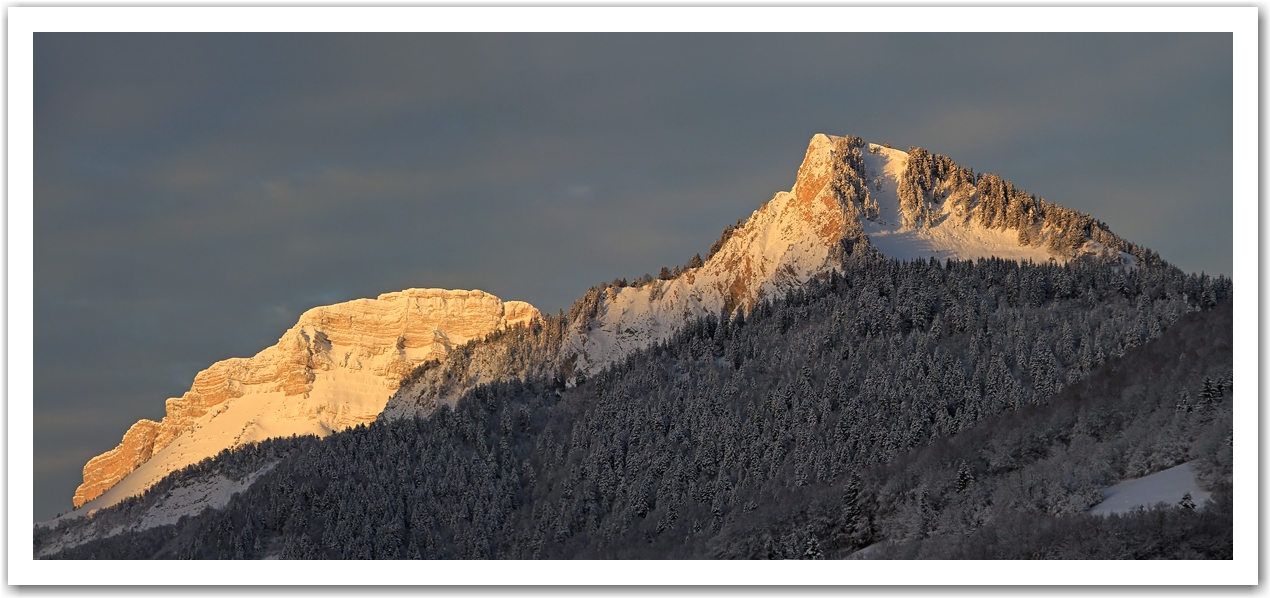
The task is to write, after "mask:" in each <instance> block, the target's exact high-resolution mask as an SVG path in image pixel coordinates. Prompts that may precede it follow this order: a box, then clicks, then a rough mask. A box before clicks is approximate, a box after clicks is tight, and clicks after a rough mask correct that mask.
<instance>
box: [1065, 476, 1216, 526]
mask: <svg viewBox="0 0 1270 598" xmlns="http://www.w3.org/2000/svg"><path fill="white" fill-rule="evenodd" d="M1187 492H1190V493H1191V500H1193V501H1195V506H1196V507H1197V508H1202V507H1203V506H1204V501H1206V500H1208V497H1209V493H1208V492H1204V491H1203V490H1202V489H1200V487H1199V484H1198V483H1196V481H1195V470H1194V468H1192V466H1191V463H1183V464H1181V465H1178V466H1177V467H1170V468H1169V469H1166V470H1164V471H1161V472H1158V473H1153V474H1151V475H1149V476H1146V477H1142V478H1138V479H1136V480H1125V481H1123V482H1120V483H1119V484H1116V485H1115V486H1111V487H1109V488H1106V489H1104V490H1103V491H1102V502H1100V503H1098V504H1097V505H1095V506H1094V508H1092V509H1090V510H1089V512H1090V513H1091V514H1093V515H1110V514H1112V513H1128V512H1129V511H1132V510H1133V509H1134V508H1136V507H1151V506H1154V505H1155V504H1156V503H1161V502H1162V503H1165V504H1169V505H1176V504H1177V503H1178V502H1179V501H1181V500H1182V495H1184V494H1186V493H1187Z"/></svg>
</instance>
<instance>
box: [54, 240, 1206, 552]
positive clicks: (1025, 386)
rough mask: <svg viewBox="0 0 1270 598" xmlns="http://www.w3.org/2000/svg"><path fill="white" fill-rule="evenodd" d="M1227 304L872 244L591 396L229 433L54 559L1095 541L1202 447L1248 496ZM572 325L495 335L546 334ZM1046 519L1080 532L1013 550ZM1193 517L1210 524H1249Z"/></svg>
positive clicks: (503, 385) (1181, 281)
mask: <svg viewBox="0 0 1270 598" xmlns="http://www.w3.org/2000/svg"><path fill="white" fill-rule="evenodd" d="M1229 299H1230V282H1229V280H1227V279H1221V278H1219V279H1211V278H1208V277H1201V276H1187V275H1184V274H1182V273H1181V272H1180V271H1178V270H1176V269H1174V268H1169V267H1158V268H1140V269H1130V270H1127V271H1122V270H1117V269H1113V268H1108V267H1107V266H1106V265H1105V264H1103V263H1100V262H1097V261H1095V260H1075V261H1073V262H1072V263H1070V264H1068V265H1064V266H1058V265H1052V264H1049V265H1033V264H1028V263H1024V264H1018V263H1016V262H1008V261H1002V260H980V261H978V262H975V263H971V262H956V261H950V262H949V263H948V264H946V265H944V264H940V263H939V262H936V261H933V260H932V261H926V262H924V261H918V262H907V263H901V262H897V261H894V260H886V259H881V258H878V257H877V256H876V255H875V254H869V255H864V256H860V255H857V256H856V258H855V259H849V260H847V262H846V265H845V266H844V269H843V271H842V272H840V273H839V272H835V273H833V274H831V275H830V276H828V277H826V278H825V279H824V280H814V281H813V282H812V283H811V284H810V285H808V286H807V287H806V289H804V290H797V291H795V292H793V293H791V294H790V295H788V296H787V297H785V298H783V299H781V300H779V301H767V302H763V303H761V304H759V305H758V306H757V307H756V308H755V309H754V310H753V312H752V313H750V314H749V315H746V316H738V317H737V318H735V319H731V318H723V319H722V320H720V319H717V318H714V317H708V318H704V319H701V320H698V321H696V322H694V323H693V324H691V325H689V326H688V327H686V328H685V329H683V330H682V331H681V332H680V333H679V334H677V335H676V336H675V337H673V338H672V339H671V340H670V341H668V342H665V343H659V344H657V345H655V346H653V347H650V348H649V349H646V350H643V351H639V352H637V353H635V354H633V355H632V356H630V357H629V358H627V359H625V360H623V361H621V362H620V363H617V364H615V365H613V366H611V367H608V368H606V369H605V370H603V371H602V372H600V373H599V374H598V375H596V376H593V377H591V378H590V379H583V380H581V381H580V382H579V383H578V384H577V385H576V386H572V387H567V388H566V386H565V384H564V382H563V380H564V378H563V377H562V376H561V375H559V373H558V372H554V373H552V372H546V371H542V372H540V373H535V375H532V376H529V377H528V378H527V379H525V380H521V379H519V378H516V377H512V378H511V379H510V380H500V381H495V382H493V383H490V384H481V385H479V386H477V387H476V388H474V389H472V390H470V391H468V392H467V393H466V394H465V395H464V396H463V398H462V399H460V400H459V401H457V403H456V404H455V405H454V406H453V407H451V406H450V405H449V403H442V404H440V406H439V408H438V409H437V410H436V411H435V412H434V413H433V415H431V416H430V417H422V418H405V419H399V420H395V421H383V420H381V421H379V422H376V423H374V424H372V425H370V426H364V427H359V428H356V429H353V430H350V431H348V432H344V433H339V434H333V435H331V436H329V437H327V438H326V439H321V440H319V439H316V438H311V437H309V438H295V439H283V440H274V441H269V442H266V443H262V444H261V445H255V446H249V447H244V448H240V449H237V450H235V451H227V452H225V453H222V454H221V455H220V456H218V457H217V458H216V459H214V460H208V461H205V462H204V463H201V464H199V465H196V466H193V467H191V468H189V469H187V470H186V471H184V472H181V473H178V474H176V475H175V476H173V477H172V478H169V479H168V480H165V481H164V482H163V483H161V484H159V485H158V486H156V487H154V488H153V489H151V490H150V491H149V492H147V493H146V494H145V495H143V496H140V497H137V498H134V499H130V500H128V501H125V502H124V503H121V504H120V505H119V506H117V507H115V508H112V509H106V510H103V511H102V512H100V513H96V514H95V515H94V517H92V518H85V519H83V520H79V521H77V522H70V523H67V524H63V527H62V528H59V529H57V530H40V529H37V537H36V549H37V553H38V552H39V551H40V550H41V549H43V548H55V546H54V545H55V544H56V545H57V546H61V545H63V542H64V540H59V538H63V539H64V538H67V537H73V536H75V535H76V534H78V535H79V536H81V537H83V538H84V539H88V538H91V537H96V538H99V539H95V540H91V541H88V542H86V543H83V544H80V545H78V546H74V547H72V548H70V549H69V550H66V551H63V552H61V553H59V554H57V555H56V556H60V557H65V558H152V557H158V558H262V557H267V556H278V557H283V558H700V557H707V558H720V557H723V558H737V557H740V558H773V557H774V558H802V557H807V558H817V557H835V558H837V557H845V556H847V555H849V554H851V553H853V552H855V551H856V550H858V549H860V548H863V547H865V546H867V545H870V544H873V543H876V542H879V541H882V542H883V545H881V547H883V548H885V550H878V548H876V547H875V548H874V549H871V551H873V550H878V552H877V554H880V555H888V556H900V557H913V556H918V557H920V556H931V555H949V554H951V555H955V556H983V555H988V556H989V558H992V557H995V558H1014V557H1028V556H1060V557H1061V556H1071V554H1070V553H1064V552H1046V551H1044V550H1032V548H1033V544H1036V543H1037V542H1039V543H1041V544H1045V545H1050V544H1053V543H1054V541H1055V538H1054V534H1058V536H1060V537H1061V536H1062V535H1063V533H1064V532H1062V531H1061V529H1066V528H1063V527H1062V526H1064V525H1068V522H1070V521H1073V520H1072V519H1070V517H1082V516H1080V515H1073V514H1076V513H1080V512H1082V511H1084V510H1085V509H1087V508H1088V507H1089V506H1091V505H1092V504H1093V503H1094V502H1096V500H1097V498H1096V497H1097V490H1098V489H1099V488H1100V487H1102V486H1104V485H1108V484H1111V483H1114V482H1116V481H1118V480H1120V479H1124V478H1127V477H1134V476H1138V475H1142V474H1144V473H1149V472H1151V471H1155V470H1158V469H1162V468H1164V467H1168V466H1171V465H1174V464H1176V463H1179V462H1182V461H1186V460H1194V459H1198V460H1200V462H1201V463H1202V464H1203V467H1202V469H1203V470H1204V471H1205V472H1206V477H1205V481H1206V482H1207V483H1208V484H1209V485H1210V486H1211V487H1212V488H1213V489H1214V490H1215V491H1216V492H1217V496H1218V497H1223V496H1225V494H1223V492H1222V490H1221V489H1222V488H1224V487H1225V486H1224V484H1229V462H1230V461H1229V459H1230V457H1229V440H1230V429H1231V428H1230V419H1229V418H1230V401H1229V400H1228V399H1227V397H1229V394H1230V363H1231V361H1230V349H1229V347H1230V323H1229V320H1230V315H1229ZM1201 311H1202V313H1201ZM565 325H567V323H565V322H560V323H553V322H550V321H549V322H548V326H547V327H537V328H534V329H526V330H522V331H521V332H513V333H507V334H505V335H502V336H500V337H496V338H495V339H493V340H494V342H496V343H503V344H504V345H506V344H507V343H509V342H510V343H511V345H514V346H512V347H511V348H507V349H500V351H501V353H500V354H509V353H508V352H510V354H514V355H520V354H526V353H532V352H534V351H549V350H550V348H551V343H552V341H551V340H550V338H551V337H553V336H558V333H557V334H554V335H553V334H550V332H551V330H560V329H562V328H563V327H564V326H565ZM1165 330H1169V331H1170V332H1169V333H1168V335H1167V336H1165V337H1163V338H1162V337H1161V335H1162V334H1164V331H1165ZM517 339H518V340H517ZM512 341H515V342H512ZM1223 347H1224V348H1223ZM482 351H483V349H481V348H480V347H479V346H477V344H474V345H473V346H471V347H469V348H465V349H463V351H456V352H455V353H456V355H455V356H454V357H451V358H447V362H446V363H441V364H437V365H436V366H431V367H430V368H429V369H428V370H427V372H421V373H420V374H419V375H434V376H440V377H441V378H445V377H447V374H446V373H445V372H451V373H452V374H451V375H454V374H453V373H454V372H458V371H460V370H462V368H459V367H457V366H456V365H455V364H458V363H460V361H461V360H462V359H464V356H468V357H467V359H469V360H470V356H471V355H476V354H481V352H482ZM447 364H449V365H447ZM1179 364H1180V365H1179ZM265 464H271V465H272V467H271V469H269V470H268V471H266V472H265V473H263V474H261V475H260V477H259V479H258V480H257V481H256V483H254V484H253V485H251V486H250V487H249V488H248V489H246V490H244V491H243V492H241V493H239V494H237V495H235V496H234V497H233V498H232V499H231V500H230V502H229V504H228V506H227V507H226V508H224V509H221V510H207V511H204V512H203V513H202V514H200V515H198V516H194V517H186V518H184V519H182V520H181V521H180V522H178V523H177V524H175V525H159V526H155V527H151V528H149V529H145V530H141V531H123V532H122V533H117V534H116V535H113V536H111V537H108V538H104V539H101V538H102V537H103V536H106V535H108V532H107V531H106V530H111V529H114V528H122V529H125V530H126V529H134V528H135V524H134V523H131V522H132V521H134V520H135V518H136V516H137V515H138V514H139V513H143V512H145V510H146V508H147V505H151V504H153V503H154V502H155V501H157V500H159V499H161V498H162V497H163V495H164V494H163V493H165V492H169V493H170V492H171V491H172V488H174V487H177V486H179V485H180V484H181V483H182V482H181V480H182V479H183V478H185V479H194V478H197V477H199V476H208V475H223V476H225V477H227V478H230V479H235V478H239V477H241V476H243V475H246V474H247V473H250V472H254V471H258V470H260V469H261V466H262V465H265ZM1221 500H1228V499H1225V498H1223V499H1221ZM1219 503H1220V501H1219ZM1224 512H1228V511H1224V510H1223V507H1221V506H1220V504H1219V505H1218V506H1216V507H1210V508H1207V509H1203V510H1202V512H1201V514H1195V515H1194V516H1195V517H1207V518H1210V519H1211V518H1212V517H1220V516H1221V513H1224ZM1169 516H1170V517H1176V516H1179V515H1169ZM1029 517H1031V518H1036V517H1042V518H1046V520H1047V521H1048V520H1050V519H1052V520H1053V521H1057V522H1059V524H1056V525H1058V527H1057V528H1056V527H1055V526H1050V527H1048V528H1044V529H1046V530H1049V531H1047V532H1045V533H1047V534H1050V535H1048V536H1046V535H1044V534H1042V533H1041V532H1037V534H1039V535H1038V536H1037V538H1032V539H1018V538H1016V539H1015V540H1012V541H1011V542H1009V543H1006V542H1002V541H1000V540H999V538H1000V537H1001V534H1002V532H1001V530H1004V529H1017V528H1018V527H1019V526H1020V524H1019V523H1018V522H1019V521H1021V520H1022V521H1029V522H1030V521H1031V520H1029V519H1027V518H1029ZM1083 517H1088V516H1083ZM1020 518H1024V519H1020ZM1116 521H1119V519H1117V520H1116ZM1197 521H1198V520H1197ZM1203 521H1204V522H1209V519H1204V520H1203ZM1028 525H1029V526H1031V523H1029V524H1028ZM1104 525H1111V524H1110V523H1106V524H1104ZM1196 525H1197V526H1199V527H1196V529H1197V530H1200V531H1197V532H1196V533H1201V532H1202V533H1203V534H1206V535H1207V536H1206V537H1211V535H1212V529H1213V525H1216V528H1220V529H1223V530H1227V533H1228V530H1229V519H1228V518H1227V519H1224V520H1220V521H1218V523H1216V524H1211V522H1209V523H1204V525H1207V526H1208V527H1204V525H1199V524H1196ZM76 526H78V527H76ZM1223 526H1225V527H1223ZM1025 527H1026V526H1025ZM1029 529H1031V528H1030V527H1029ZM1036 529H1041V528H1036ZM1055 529H1059V530H1060V531H1054V530H1055ZM1082 529H1083V528H1082ZM1188 529H1189V528H1188ZM93 530H96V532H94V531H93ZM1073 533H1075V532H1073ZM1082 533H1083V532H1082ZM993 534H995V535H993ZM962 538H971V539H974V541H975V542H979V544H973V545H969V544H964V543H962V542H961V539H962ZM994 538H995V539H994ZM1211 541H1212V542H1216V543H1217V544H1218V545H1219V548H1220V546H1222V545H1224V546H1227V547H1228V545H1229V543H1228V542H1226V543H1225V544H1223V543H1222V540H1221V537H1220V536H1218V537H1215V538H1212V539H1211ZM1028 542H1032V544H1028ZM70 544H74V542H71V543H66V544H65V545H70ZM1017 547H1027V549H1028V550H1030V552H1019V551H1018V550H1015V549H1016V548H1017ZM1019 550H1022V548H1019ZM959 551H960V552H959ZM1223 554H1226V555H1227V556H1228V552H1226V553H1223V552H1221V550H1216V551H1214V550H1208V551H1203V550H1198V551H1197V550H1195V549H1193V547H1192V550H1191V552H1180V553H1170V552H1167V551H1165V552H1164V553H1152V554H1150V555H1147V556H1179V557H1185V556H1208V557H1213V556H1217V557H1220V556H1222V555H1223ZM1121 556H1125V555H1121ZM1127 556H1135V555H1127ZM1137 556H1141V555H1137Z"/></svg>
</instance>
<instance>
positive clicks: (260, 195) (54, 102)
mask: <svg viewBox="0 0 1270 598" xmlns="http://www.w3.org/2000/svg"><path fill="white" fill-rule="evenodd" d="M1231 83H1232V82H1231V40H1230V36H1229V35H1224V34H1214V35H1197V34H1185V35H1172V34H1114V35H1110V34H1109V35H1102V34H1070V35H1054V34H1047V35H1022V34H1011V35H998V34H991V35H978V34H976V35H969V34H816V35H802V34H799V35H787V34H781V35H769V34H709V35H705V34H702V35H674V34H656V35H643V34H641V35H599V34H568V35H548V34H508V35H470V34H428V35H396V34H394V35H326V34H287V35H251V34H232V35H228V34H227V35H209V34H199V35H188V34H171V35H166V34H165V35H155V34H135V35H134V34H45V33H41V34H37V35H36V38H35V89H34V97H35V114H34V122H35V192H36V193H35V223H34V224H35V236H34V249H35V334H36V336H35V348H34V349H35V411H36V429H35V434H36V460H37V465H38V475H37V479H36V489H35V492H36V501H35V502H36V518H37V519H44V518H48V517H50V516H52V515H53V514H55V513H56V512H58V511H61V510H65V509H66V508H69V506H70V496H71V493H72V492H73V490H74V487H75V486H76V485H77V484H78V482H79V470H80V467H82V465H83V463H82V459H80V457H84V458H86V456H91V455H93V454H97V453H99V452H102V451H104V450H107V449H109V448H111V447H112V446H113V445H114V444H115V443H116V442H117V441H118V439H119V437H120V436H121V435H122V434H123V432H124V430H125V429H126V428H127V426H128V425H129V424H130V423H131V422H133V421H135V420H137V419H139V418H141V417H150V418H157V417H161V416H162V405H163V400H164V399H165V398H167V397H170V396H179V395H180V394H181V393H182V392H184V391H185V390H186V389H187V388H188V385H189V383H190V381H191V380H192V379H193V376H194V374H195V373H196V372H197V371H198V370H199V369H201V368H203V367H206V366H208V365H210V364H211V363H212V362H214V361H216V360H219V359H224V358H227V357H232V356H248V355H252V354H254V353H256V352H257V351H259V350H260V349H262V348H264V347H266V346H268V345H270V344H272V343H273V342H274V341H276V339H277V338H278V337H279V336H280V335H281V334H282V332H283V331H285V330H286V329H287V328H288V327H289V326H290V325H291V324H292V323H294V320H295V318H296V317H297V315H298V314H299V313H301V312H302V311H304V310H305V309H308V308H310V307H313V306H315V305H319V304H325V303H331V302H336V301H343V300H348V299H353V298H357V297H369V296H375V295H377V294H379V293H384V292H390V291H394V290H399V289H401V288H406V287H420V286H422V287H447V288H480V289H483V290H486V291H489V292H492V293H495V294H497V295H499V296H500V297H503V298H506V299H522V300H528V301H530V302H532V303H534V304H535V305H538V306H539V307H541V308H543V309H545V310H550V311H555V310H557V309H562V308H563V309H567V308H568V306H569V304H570V303H571V301H572V300H573V299H574V298H576V297H577V296H579V295H581V293H582V292H583V291H585V289H586V288H587V287H588V286H589V285H592V284H596V283H598V282H600V281H605V280H612V279H613V278H614V277H622V276H625V277H628V278H629V277H634V276H638V275H640V274H643V273H645V272H650V273H656V271H657V270H658V269H659V268H660V267H661V266H673V265H675V264H683V263H685V262H686V261H687V259H688V258H689V257H691V256H692V254H693V253H697V252H702V253H704V252H705V251H706V250H707V248H708V247H709V245H710V243H711V242H712V241H713V240H714V239H715V238H716V236H717V235H718V233H719V231H720V230H721V229H722V228H723V226H724V225H726V224H729V223H731V222H734V221H735V220H736V219H737V218H738V217H742V216H745V215H747V214H749V213H750V212H751V211H753V210H754V209H756V208H757V207H758V206H759V204H761V203H762V202H763V201H766V200H767V199H770V197H771V196H772V194H773V193H774V192H776V191H779V190H782V189H788V188H789V187H790V185H791V184H792V183H793V178H794V175H795V172H796V170H797V167H798V163H799V161H800V160H801V158H802V156H803V152H804V149H805V147H806V143H807V141H808V139H809V138H810V137H811V136H812V135H813V134H814V133H817V132H827V133H837V134H846V133H849V134H855V135H860V136H863V137H865V138H866V139H869V140H871V141H877V142H883V141H885V142H890V143H892V144H893V145H895V146H898V147H907V146H909V145H921V146H923V147H926V148H928V149H930V150H932V151H936V152H940V153H944V154H947V155H949V156H951V157H952V158H953V159H955V160H957V161H958V162H960V163H962V164H964V165H967V166H970V167H973V168H975V169H976V170H977V171H988V172H997V173H1000V174H1002V175H1003V176H1005V177H1007V178H1010V179H1012V180H1013V181H1014V182H1015V183H1016V184H1018V185H1019V186H1021V187H1023V188H1026V189H1028V190H1029V191H1032V192H1034V193H1037V194H1039V195H1042V196H1044V197H1046V198H1047V199H1050V200H1053V201H1056V202H1058V203H1062V204H1065V205H1068V206H1071V207H1074V208H1077V209H1081V210H1085V211H1089V212H1091V213H1093V214H1094V215H1095V216H1097V217H1099V218H1101V219H1103V220H1105V221H1107V222H1108V223H1109V224H1110V225H1111V227H1112V229H1113V230H1116V231H1117V232H1120V233H1121V234H1123V235H1125V236H1126V237H1128V238H1130V239H1133V240H1135V241H1137V242H1141V243H1144V244H1146V245H1147V246H1150V247H1152V248H1154V249H1156V250H1158V251H1160V252H1161V254H1162V255H1163V256H1164V257H1165V259H1167V260H1170V261H1172V262H1174V263H1176V264H1178V265H1179V266H1181V267H1182V268H1183V269H1186V270H1189V271H1198V270H1205V271H1208V272H1210V273H1222V274H1229V273H1230V272H1231V259H1232V256H1231V253H1232V242H1231V224H1232V222H1231V180H1230V170H1231V163H1232V156H1231V150H1230V143H1231V131H1232V125H1231Z"/></svg>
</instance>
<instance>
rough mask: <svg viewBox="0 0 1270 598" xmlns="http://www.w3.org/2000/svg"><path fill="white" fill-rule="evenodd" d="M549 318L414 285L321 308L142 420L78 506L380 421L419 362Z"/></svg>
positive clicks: (87, 473) (81, 491)
mask: <svg viewBox="0 0 1270 598" xmlns="http://www.w3.org/2000/svg"><path fill="white" fill-rule="evenodd" d="M539 317H541V316H540V314H539V313H538V310H537V309H535V308H534V307H533V306H532V305H529V304H528V303H525V302H523V301H506V302H505V301H502V300H500V299H499V298H498V297H495V296H494V295H491V294H489V293H486V292H483V291H464V290H444V289H406V290H404V291H399V292H395V293H385V294H383V295H380V296H379V297H378V298H377V299H355V300H352V301H347V302H344V303H337V304H334V305H327V306H322V307H315V308H313V309H310V310H308V311H306V312H304V314H302V315H301V316H300V318H299V321H298V322H297V323H296V325H295V326H293V327H292V328H291V329H290V330H287V332H286V333H284V334H283V335H282V338H281V339H279V340H278V343H277V344H275V345H274V346H272V347H269V348H267V349H265V350H263V351H261V352H260V353H257V354H256V355H255V356H254V357H250V358H232V359H226V360H224V361H220V362H217V363H215V364H213V365H212V366H211V367H209V368H207V369H205V370H203V371H202V372H199V373H198V375H197V376H195V377H194V384H193V385H192V387H191V388H190V390H189V392H186V393H185V395H184V396H182V397H181V398H174V399H168V400H167V404H166V415H165V416H164V418H163V421H161V422H155V421H151V420H141V421H139V422H137V423H136V424H133V426H132V427H131V428H129V429H128V432H127V433H125V434H124V437H123V440H122V441H121V442H120V444H119V446H117V447H115V448H114V449H111V450H110V451H107V452H106V453H103V454H101V455H98V456H97V457H94V458H93V459H91V460H90V461H89V462H88V464H87V465H85V466H84V483H83V484H82V485H81V486H80V487H79V488H78V489H76V491H75V497H74V504H75V506H77V507H78V506H82V505H84V504H85V503H87V502H89V501H93V500H94V499H96V501H95V502H96V506H98V507H101V506H108V505H110V504H113V503H115V502H118V501H119V500H122V499H123V498H126V497H128V496H131V495H133V494H136V493H138V492H141V491H143V490H144V489H145V488H147V487H149V486H150V485H151V484H153V483H154V482H157V481H158V480H160V479H162V478H163V476H165V475H167V474H168V473H170V472H172V471H175V470H177V469H180V468H182V467H185V466H186V465H190V464H192V463H197V462H198V461H200V460H202V459H203V458H204V457H210V456H212V455H215V454H216V453H218V452H220V451H221V450H222V449H226V448H232V447H234V446H238V445H240V444H245V443H249V442H254V441H259V440H264V439H266V438H272V437H278V436H288V435H291V434H299V435H304V434H316V435H318V436H325V435H326V434H329V433H331V432H333V431H338V430H343V429H346V428H348V427H351V426H354V425H357V424H361V423H368V422H370V421H373V420H374V419H375V418H376V417H378V416H379V413H380V412H381V411H382V410H383V407H384V404H385V403H386V402H387V401H388V398H389V397H390V396H391V395H392V394H393V392H394V391H395V390H396V389H397V387H398V385H399V384H400V382H401V380H402V378H404V377H405V376H406V375H407V374H408V373H410V371H411V370H413V369H414V368H415V366H417V365H419V364H421V363H423V362H424V361H426V360H428V359H430V358H434V357H436V356H438V355H444V354H445V353H448V352H449V351H450V350H451V349H452V348H454V347H456V346H458V345H461V344H463V343H466V342H467V341H469V340H474V339H480V338H483V337H484V336H485V335H487V334H489V333H491V332H494V331H496V330H504V329H506V328H508V327H511V326H516V325H522V324H528V323H529V322H530V321H532V320H534V319H536V318H539Z"/></svg>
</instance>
